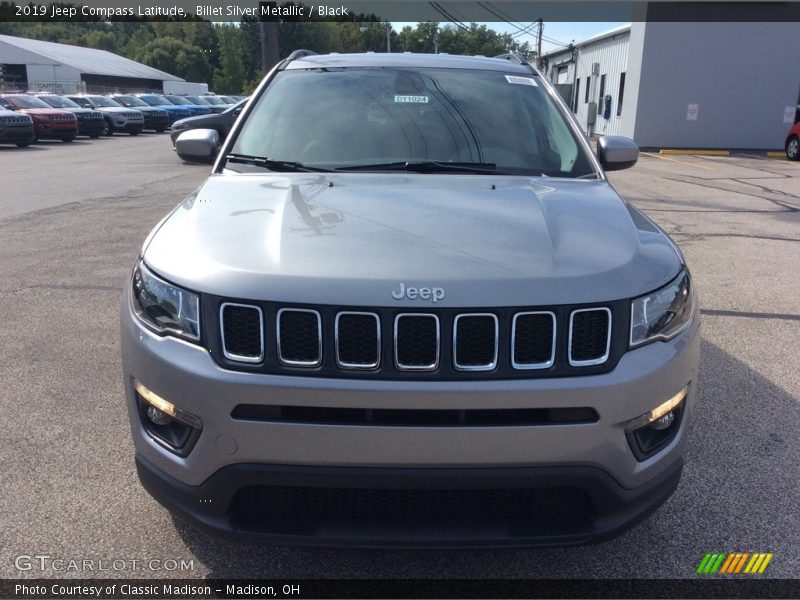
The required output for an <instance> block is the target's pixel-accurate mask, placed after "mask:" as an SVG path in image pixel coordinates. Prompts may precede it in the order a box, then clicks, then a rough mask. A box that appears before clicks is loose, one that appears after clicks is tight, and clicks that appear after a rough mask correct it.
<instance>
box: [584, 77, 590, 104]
mask: <svg viewBox="0 0 800 600" xmlns="http://www.w3.org/2000/svg"><path fill="white" fill-rule="evenodd" d="M583 103H584V104H589V78H588V77H587V78H586V96H585V97H584V99H583Z"/></svg>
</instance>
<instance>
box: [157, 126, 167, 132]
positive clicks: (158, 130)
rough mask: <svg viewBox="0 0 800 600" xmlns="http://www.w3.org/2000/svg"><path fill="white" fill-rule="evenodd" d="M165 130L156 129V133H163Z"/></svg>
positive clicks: (161, 128) (163, 128) (162, 128)
mask: <svg viewBox="0 0 800 600" xmlns="http://www.w3.org/2000/svg"><path fill="white" fill-rule="evenodd" d="M166 130H167V128H166V127H160V128H158V129H156V133H164V132H165V131H166Z"/></svg>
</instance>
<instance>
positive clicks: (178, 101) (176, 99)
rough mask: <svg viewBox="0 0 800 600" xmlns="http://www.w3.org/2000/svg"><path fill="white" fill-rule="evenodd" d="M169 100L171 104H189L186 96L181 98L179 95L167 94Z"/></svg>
mask: <svg viewBox="0 0 800 600" xmlns="http://www.w3.org/2000/svg"><path fill="white" fill-rule="evenodd" d="M167 98H168V99H169V101H170V102H172V103H173V104H183V105H186V104H191V102H189V101H188V100H187V99H186V98H182V97H181V96H167Z"/></svg>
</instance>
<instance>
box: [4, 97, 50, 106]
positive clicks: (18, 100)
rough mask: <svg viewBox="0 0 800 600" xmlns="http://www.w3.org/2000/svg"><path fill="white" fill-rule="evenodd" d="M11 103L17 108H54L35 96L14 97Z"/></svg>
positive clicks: (10, 100)
mask: <svg viewBox="0 0 800 600" xmlns="http://www.w3.org/2000/svg"><path fill="white" fill-rule="evenodd" d="M9 102H10V103H11V104H12V105H14V106H16V107H17V108H52V106H50V105H49V104H48V103H47V102H45V101H44V100H42V99H41V98H36V97H35V96H26V95H19V96H14V97H13V98H10V99H9Z"/></svg>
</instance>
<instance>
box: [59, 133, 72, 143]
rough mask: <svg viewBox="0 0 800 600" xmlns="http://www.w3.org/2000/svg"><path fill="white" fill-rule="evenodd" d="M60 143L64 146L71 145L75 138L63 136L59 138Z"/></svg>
mask: <svg viewBox="0 0 800 600" xmlns="http://www.w3.org/2000/svg"><path fill="white" fill-rule="evenodd" d="M61 141H62V142H64V143H65V144H71V143H72V142H74V141H75V136H74V135H65V136H64V137H62V138H61Z"/></svg>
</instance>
